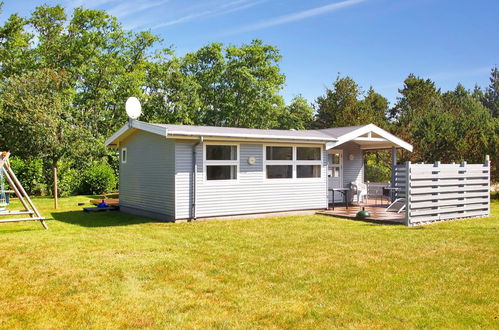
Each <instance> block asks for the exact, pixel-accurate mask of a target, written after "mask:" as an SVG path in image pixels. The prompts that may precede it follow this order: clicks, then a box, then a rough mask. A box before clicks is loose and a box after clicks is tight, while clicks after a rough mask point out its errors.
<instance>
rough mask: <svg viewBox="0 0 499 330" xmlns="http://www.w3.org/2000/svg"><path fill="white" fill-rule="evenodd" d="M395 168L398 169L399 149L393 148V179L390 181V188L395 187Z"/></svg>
mask: <svg viewBox="0 0 499 330" xmlns="http://www.w3.org/2000/svg"><path fill="white" fill-rule="evenodd" d="M395 167H397V149H396V148H395V147H392V179H391V181H390V187H392V188H394V187H395Z"/></svg>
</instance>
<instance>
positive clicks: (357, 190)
mask: <svg viewBox="0 0 499 330" xmlns="http://www.w3.org/2000/svg"><path fill="white" fill-rule="evenodd" d="M350 189H351V190H352V196H354V195H356V196H357V203H361V202H362V203H364V201H365V198H366V197H367V185H366V184H365V183H363V182H351V183H350Z"/></svg>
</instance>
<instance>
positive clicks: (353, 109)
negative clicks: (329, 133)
mask: <svg viewBox="0 0 499 330" xmlns="http://www.w3.org/2000/svg"><path fill="white" fill-rule="evenodd" d="M359 95H360V90H359V86H358V85H357V83H355V81H353V79H352V78H350V77H345V78H340V77H337V78H336V81H335V82H334V83H333V88H332V89H329V88H326V93H325V95H323V96H319V97H318V98H317V100H316V104H317V108H316V110H317V115H316V118H315V122H314V126H315V127H317V128H329V127H340V126H352V125H360V124H364V123H365V122H364V121H363V118H362V117H363V116H362V115H361V110H360V102H359V100H358V97H359Z"/></svg>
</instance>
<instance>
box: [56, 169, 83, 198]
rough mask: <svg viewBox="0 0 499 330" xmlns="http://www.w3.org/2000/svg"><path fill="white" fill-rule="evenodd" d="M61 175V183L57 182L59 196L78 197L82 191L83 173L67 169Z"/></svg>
mask: <svg viewBox="0 0 499 330" xmlns="http://www.w3.org/2000/svg"><path fill="white" fill-rule="evenodd" d="M61 172H62V173H61V174H60V175H59V178H58V179H59V181H58V182H57V191H58V192H59V196H61V197H67V196H72V195H78V193H79V192H80V190H81V181H82V179H81V171H78V170H76V169H73V168H68V169H65V170H64V171H61Z"/></svg>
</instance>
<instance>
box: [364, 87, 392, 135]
mask: <svg viewBox="0 0 499 330" xmlns="http://www.w3.org/2000/svg"><path fill="white" fill-rule="evenodd" d="M360 107H361V113H362V117H363V119H364V120H365V123H372V124H375V125H377V126H379V127H382V128H385V129H387V128H388V126H389V123H388V100H387V99H386V98H385V97H384V96H383V95H381V94H379V93H376V92H375V91H374V89H373V88H372V87H370V88H369V90H368V91H367V94H366V96H365V97H364V99H363V100H361V102H360Z"/></svg>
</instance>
